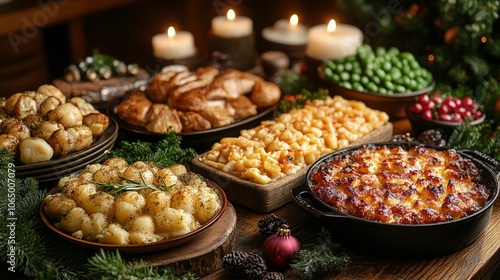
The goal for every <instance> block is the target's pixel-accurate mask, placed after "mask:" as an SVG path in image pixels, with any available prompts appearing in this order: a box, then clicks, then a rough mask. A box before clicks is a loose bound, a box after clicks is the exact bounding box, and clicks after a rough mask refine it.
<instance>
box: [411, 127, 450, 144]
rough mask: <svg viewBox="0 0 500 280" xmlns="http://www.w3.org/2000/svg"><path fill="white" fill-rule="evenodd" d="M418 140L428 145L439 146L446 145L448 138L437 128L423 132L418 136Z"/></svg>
mask: <svg viewBox="0 0 500 280" xmlns="http://www.w3.org/2000/svg"><path fill="white" fill-rule="evenodd" d="M418 142H420V143H422V144H426V145H434V146H438V147H444V146H446V140H445V139H444V135H443V133H442V132H441V131H440V130H437V129H429V130H426V131H424V132H422V133H421V134H420V135H419V136H418Z"/></svg>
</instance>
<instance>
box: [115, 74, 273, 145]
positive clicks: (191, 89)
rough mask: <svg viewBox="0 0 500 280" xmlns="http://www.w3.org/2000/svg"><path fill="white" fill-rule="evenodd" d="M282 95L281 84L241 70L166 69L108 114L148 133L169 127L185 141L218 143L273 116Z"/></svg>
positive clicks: (117, 102) (131, 128)
mask: <svg viewBox="0 0 500 280" xmlns="http://www.w3.org/2000/svg"><path fill="white" fill-rule="evenodd" d="M280 98H281V90H280V88H279V86H278V85H276V84H274V83H271V82H268V81H266V80H264V79H263V78H262V77H260V76H258V75H256V74H252V73H248V72H243V71H239V70H236V69H226V70H218V69H216V68H214V67H211V66H207V67H199V68H197V69H196V70H194V71H190V70H187V69H183V68H175V67H171V68H164V69H163V70H162V71H160V72H158V73H157V74H155V75H154V76H153V77H152V78H151V80H150V81H149V83H148V85H147V86H146V88H145V89H144V90H132V91H128V92H126V93H124V94H123V96H121V97H119V98H117V99H115V100H112V101H111V102H110V103H109V106H108V111H107V113H108V115H109V116H111V117H113V118H115V119H116V120H117V122H118V123H119V126H120V128H123V129H125V130H128V131H131V132H134V133H139V134H143V135H148V136H163V135H164V133H165V132H166V131H168V130H174V131H175V132H176V133H178V134H180V135H182V136H183V137H182V139H183V141H184V142H186V141H188V142H190V143H193V144H197V143H199V142H211V143H213V142H215V141H217V140H219V139H220V138H222V137H225V136H230V135H236V134H238V133H239V131H240V130H241V129H244V128H246V127H252V126H255V125H256V124H258V123H260V121H261V120H263V119H265V118H266V117H270V116H271V113H272V112H273V110H274V109H275V108H276V106H277V104H278V101H279V100H280Z"/></svg>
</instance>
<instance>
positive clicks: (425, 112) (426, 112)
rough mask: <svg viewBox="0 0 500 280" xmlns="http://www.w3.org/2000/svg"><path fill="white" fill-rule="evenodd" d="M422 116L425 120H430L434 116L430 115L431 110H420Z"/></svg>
mask: <svg viewBox="0 0 500 280" xmlns="http://www.w3.org/2000/svg"><path fill="white" fill-rule="evenodd" d="M422 117H423V118H424V119H426V120H432V119H433V118H434V116H433V115H432V111H431V110H425V111H423V112H422Z"/></svg>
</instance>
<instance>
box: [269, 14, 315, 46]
mask: <svg viewBox="0 0 500 280" xmlns="http://www.w3.org/2000/svg"><path fill="white" fill-rule="evenodd" d="M294 19H295V20H294ZM262 37H263V38H264V39H266V40H268V41H270V42H274V43H279V44H283V45H305V44H306V43H307V29H306V27H305V26H304V25H302V24H299V23H298V17H297V15H295V14H294V15H292V16H291V17H290V20H289V21H288V20H286V19H280V20H278V21H277V22H276V23H275V24H274V25H273V26H272V27H266V28H264V29H263V30H262Z"/></svg>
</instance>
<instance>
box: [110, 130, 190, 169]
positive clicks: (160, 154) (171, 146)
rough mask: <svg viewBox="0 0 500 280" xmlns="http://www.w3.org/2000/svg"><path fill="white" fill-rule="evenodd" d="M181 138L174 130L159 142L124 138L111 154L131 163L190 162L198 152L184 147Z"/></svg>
mask: <svg viewBox="0 0 500 280" xmlns="http://www.w3.org/2000/svg"><path fill="white" fill-rule="evenodd" d="M181 140H182V138H181V136H180V135H178V134H177V133H175V132H174V131H168V132H166V133H165V137H164V138H163V139H162V140H160V141H157V142H142V141H136V142H129V141H125V140H122V141H120V142H119V143H118V145H117V146H116V148H114V149H113V150H111V151H110V153H109V156H110V157H121V158H124V159H125V160H126V161H127V162H128V163H129V164H132V163H134V162H136V161H151V162H155V163H157V164H159V165H162V166H165V167H168V166H171V165H173V164H176V163H180V164H189V163H190V162H191V160H192V159H193V158H195V157H196V156H197V155H198V154H197V153H196V151H195V150H194V149H193V148H182V147H181Z"/></svg>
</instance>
